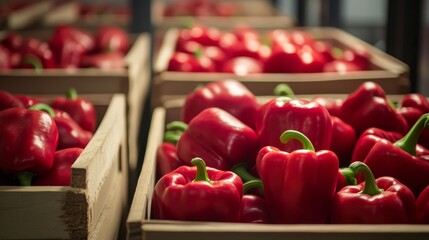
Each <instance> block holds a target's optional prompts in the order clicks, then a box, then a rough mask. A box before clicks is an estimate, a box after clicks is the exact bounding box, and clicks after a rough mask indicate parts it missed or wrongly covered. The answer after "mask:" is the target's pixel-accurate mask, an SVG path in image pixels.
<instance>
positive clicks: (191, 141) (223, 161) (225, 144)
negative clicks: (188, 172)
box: [177, 107, 258, 170]
mask: <svg viewBox="0 0 429 240" xmlns="http://www.w3.org/2000/svg"><path fill="white" fill-rule="evenodd" d="M257 141H258V140H257V135H256V133H255V132H254V131H253V129H251V128H250V127H248V126H247V125H246V124H244V123H242V122H241V121H240V120H238V119H237V118H235V117H234V116H232V115H231V114H229V113H228V112H226V111H224V110H222V109H220V108H216V107H212V108H207V109H205V110H203V111H202V112H201V113H199V114H198V115H197V116H195V117H194V118H193V119H192V121H191V122H189V125H188V128H187V129H186V131H185V132H184V133H183V134H182V136H181V137H180V139H179V141H178V142H177V153H178V155H179V158H180V159H182V161H183V162H184V163H185V164H186V165H190V164H191V163H190V161H191V160H192V158H194V157H201V158H203V159H204V161H205V162H206V164H207V166H209V167H213V168H216V169H220V170H227V169H229V168H230V167H232V166H233V165H235V164H237V163H239V162H247V163H249V165H250V166H252V165H253V163H254V161H255V157H256V153H257V144H258V143H257Z"/></svg>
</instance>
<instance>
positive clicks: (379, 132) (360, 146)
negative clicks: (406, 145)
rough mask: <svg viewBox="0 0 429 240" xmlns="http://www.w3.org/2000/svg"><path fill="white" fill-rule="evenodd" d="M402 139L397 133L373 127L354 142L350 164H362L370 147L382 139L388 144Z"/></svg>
mask: <svg viewBox="0 0 429 240" xmlns="http://www.w3.org/2000/svg"><path fill="white" fill-rule="evenodd" d="M402 137H403V135H402V134H400V133H397V132H391V131H385V130H383V129H380V128H375V127H372V128H368V129H367V130H365V131H364V132H363V133H362V134H361V135H360V137H359V138H358V140H357V141H356V145H355V148H354V150H353V155H352V158H351V162H356V161H360V162H363V161H364V160H365V158H366V156H367V155H368V153H369V151H370V150H371V149H372V147H374V145H375V144H376V143H377V142H379V141H381V140H383V139H386V140H388V141H390V142H396V141H398V140H399V139H401V138H402Z"/></svg>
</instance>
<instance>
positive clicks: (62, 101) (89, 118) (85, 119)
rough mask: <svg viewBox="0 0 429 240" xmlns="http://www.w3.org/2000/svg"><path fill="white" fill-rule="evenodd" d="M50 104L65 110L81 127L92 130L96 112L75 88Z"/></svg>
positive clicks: (93, 129)
mask: <svg viewBox="0 0 429 240" xmlns="http://www.w3.org/2000/svg"><path fill="white" fill-rule="evenodd" d="M51 106H52V107H53V108H56V109H60V110H63V111H65V112H67V113H68V114H69V115H70V116H71V117H72V118H73V119H74V120H75V121H76V122H77V123H78V124H79V125H80V126H81V127H82V128H83V129H85V130H87V131H90V132H92V133H93V132H94V131H95V125H96V113H95V107H94V105H93V104H92V103H91V102H89V101H88V100H86V99H83V98H81V97H79V96H78V95H77V92H76V90H75V89H73V88H72V89H70V90H69V91H68V92H67V96H66V97H57V98H56V99H54V101H53V102H52V104H51Z"/></svg>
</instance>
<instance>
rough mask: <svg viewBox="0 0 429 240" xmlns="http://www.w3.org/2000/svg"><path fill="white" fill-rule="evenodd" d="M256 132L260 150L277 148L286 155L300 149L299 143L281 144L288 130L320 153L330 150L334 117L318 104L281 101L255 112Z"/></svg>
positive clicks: (279, 98)
mask: <svg viewBox="0 0 429 240" xmlns="http://www.w3.org/2000/svg"><path fill="white" fill-rule="evenodd" d="M255 129H256V133H257V134H258V137H259V143H260V145H261V146H275V147H277V148H279V149H281V150H283V151H288V152H290V151H293V150H296V149H300V148H301V144H300V142H299V141H291V142H289V143H287V144H282V143H281V142H280V141H279V139H278V136H280V135H281V134H282V133H283V132H284V131H286V130H297V131H299V132H302V133H303V134H304V135H306V136H307V137H308V138H309V139H310V140H311V142H312V144H313V146H314V148H315V149H316V150H317V151H319V150H322V149H330V146H331V139H332V118H331V115H330V114H329V112H328V111H327V110H326V108H324V107H323V106H322V105H320V104H319V103H317V102H313V101H309V100H305V99H291V98H288V97H278V98H275V99H272V100H270V101H268V102H267V103H265V104H263V105H261V106H260V107H259V108H258V111H257V112H256V117H255Z"/></svg>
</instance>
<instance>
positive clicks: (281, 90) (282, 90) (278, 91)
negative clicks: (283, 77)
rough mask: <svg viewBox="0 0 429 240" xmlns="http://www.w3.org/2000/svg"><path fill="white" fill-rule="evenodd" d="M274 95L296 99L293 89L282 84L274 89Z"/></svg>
mask: <svg viewBox="0 0 429 240" xmlns="http://www.w3.org/2000/svg"><path fill="white" fill-rule="evenodd" d="M274 95H276V96H283V97H295V93H294V92H293V90H292V88H291V87H290V86H289V85H288V84H286V83H280V84H279V85H277V86H276V87H275V88H274Z"/></svg>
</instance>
